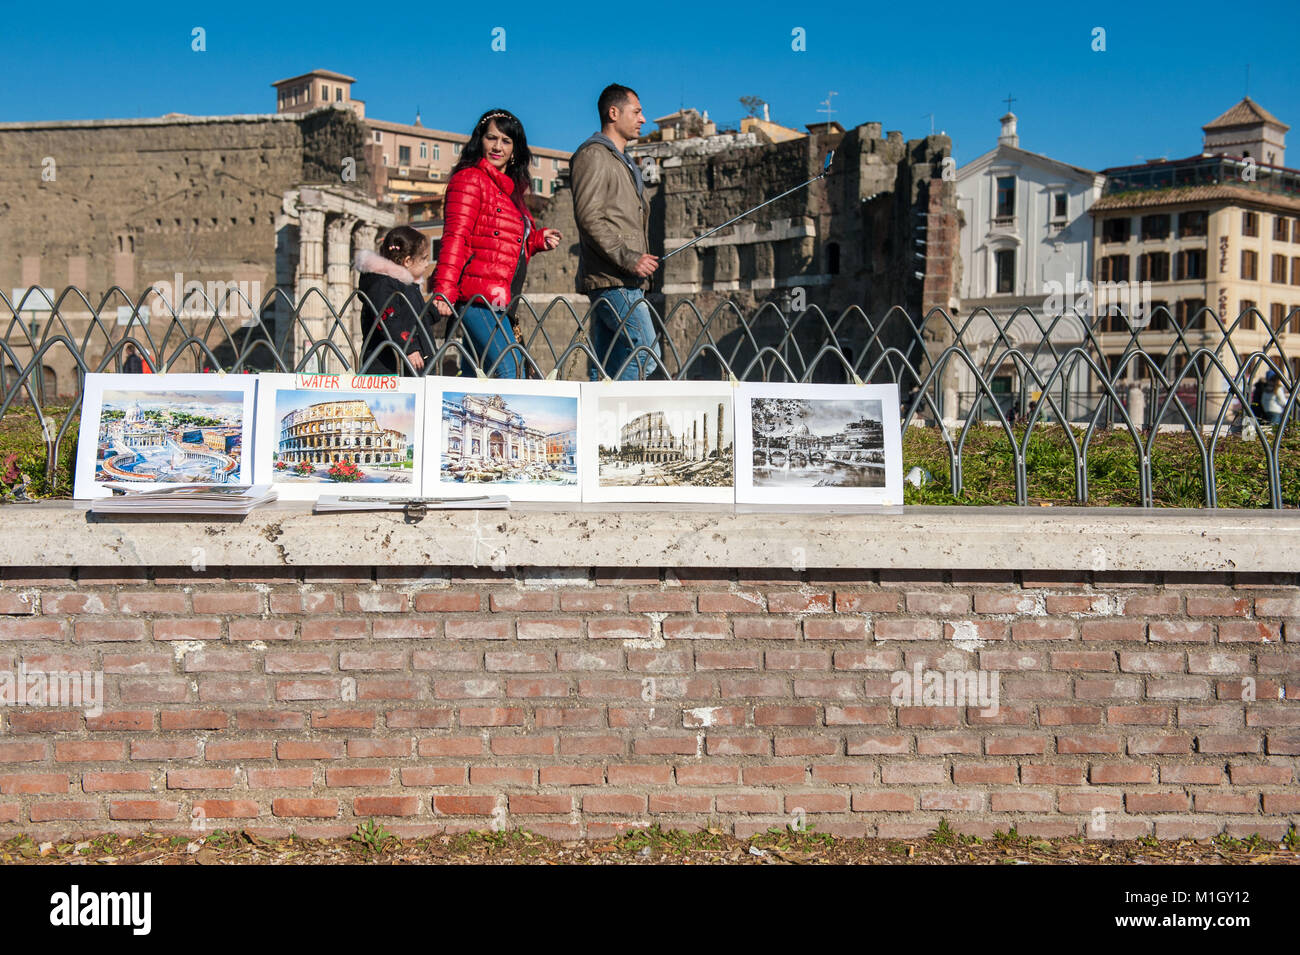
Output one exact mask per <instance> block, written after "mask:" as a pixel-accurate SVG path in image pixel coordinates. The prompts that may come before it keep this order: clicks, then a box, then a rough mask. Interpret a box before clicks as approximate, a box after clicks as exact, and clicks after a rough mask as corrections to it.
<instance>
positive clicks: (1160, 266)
mask: <svg viewBox="0 0 1300 955" xmlns="http://www.w3.org/2000/svg"><path fill="white" fill-rule="evenodd" d="M1138 281H1139V282H1168V281H1169V253H1168V252H1147V253H1146V254H1144V255H1139V256H1138Z"/></svg>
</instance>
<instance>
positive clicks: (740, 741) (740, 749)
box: [705, 736, 772, 756]
mask: <svg viewBox="0 0 1300 955" xmlns="http://www.w3.org/2000/svg"><path fill="white" fill-rule="evenodd" d="M705 747H706V752H708V754H709V755H710V756H766V755H767V754H768V753H770V752H771V749H772V742H771V740H770V739H769V738H768V737H766V736H709V737H708V738H707V739H706V740H705Z"/></svg>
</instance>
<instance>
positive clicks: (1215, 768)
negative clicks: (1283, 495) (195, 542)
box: [0, 568, 1300, 839]
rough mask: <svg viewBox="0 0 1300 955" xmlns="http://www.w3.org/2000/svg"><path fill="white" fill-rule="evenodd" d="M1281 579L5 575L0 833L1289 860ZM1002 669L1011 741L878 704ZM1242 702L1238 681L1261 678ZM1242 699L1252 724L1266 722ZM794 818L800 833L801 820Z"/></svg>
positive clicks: (1295, 732) (541, 573)
mask: <svg viewBox="0 0 1300 955" xmlns="http://www.w3.org/2000/svg"><path fill="white" fill-rule="evenodd" d="M1298 583H1300V581H1298V580H1297V577H1296V575H1294V574H1283V575H1260V574H1256V575H1249V574H1237V575H1229V574H1221V575H1214V574H1186V573H1182V574H1173V573H1170V574H1140V573H1111V574H1105V573H1087V572H1079V573H1065V574H1059V573H1058V574H1032V573H1027V572H1026V573H1003V572H969V573H964V572H929V571H927V572H898V571H878V572H877V571H862V572H830V571H808V572H804V573H781V572H779V571H770V570H763V571H753V572H750V571H744V570H741V571H730V572H728V571H725V570H724V571H712V570H704V571H692V572H687V571H674V570H659V571H656V570H649V571H640V570H630V571H612V570H601V569H593V570H590V571H583V570H577V571H572V570H563V571H547V570H537V569H534V570H529V569H520V570H518V571H513V572H509V573H502V574H498V573H494V572H492V571H484V570H474V569H453V570H446V569H421V568H415V569H410V568H369V569H367V568H361V569H357V570H355V571H354V570H352V569H347V568H343V569H312V568H309V569H299V570H293V569H285V570H266V569H262V568H250V569H247V570H244V569H240V568H228V569H224V570H218V571H209V572H206V573H190V572H189V571H184V570H175V569H166V568H157V569H154V570H152V571H138V572H136V571H131V570H117V569H103V568H83V569H80V570H67V571H56V570H50V569H31V570H22V569H19V570H15V569H12V568H11V569H7V570H5V572H4V577H3V579H2V580H0V670H16V669H17V668H18V667H19V665H20V664H21V665H24V666H25V667H26V669H27V670H28V671H32V670H45V671H52V670H102V672H103V674H104V688H105V696H106V702H105V704H104V712H103V713H102V714H100V715H99V716H95V717H88V716H86V715H84V714H83V713H82V712H80V711H77V710H71V709H51V708H37V707H30V706H24V707H17V706H5V707H3V708H0V718H2V719H3V733H0V835H4V834H9V833H14V832H17V831H26V832H29V833H59V834H68V833H84V832H93V831H105V830H118V831H138V830H140V829H143V828H149V829H153V830H160V831H170V830H177V831H181V832H189V831H192V828H193V827H202V826H207V827H208V828H219V827H220V828H249V829H253V830H258V831H262V832H264V833H267V834H284V833H287V832H289V831H296V832H298V833H299V834H300V835H303V836H314V835H330V834H345V833H348V832H351V831H353V829H354V828H355V826H356V825H357V823H358V821H360V820H363V819H366V818H369V817H375V818H377V819H381V820H382V821H383V823H384V825H385V826H386V827H387V828H388V829H390V830H391V831H393V832H396V833H398V834H400V835H418V834H427V833H434V832H441V831H444V830H451V831H455V830H463V829H468V828H478V829H486V828H489V827H492V826H493V825H496V826H500V825H501V824H502V823H504V824H506V825H509V826H519V827H523V828H527V829H531V830H533V831H535V832H538V833H542V834H545V835H550V836H555V837H561V838H574V837H578V836H582V835H585V836H590V837H601V836H608V835H610V834H613V833H616V832H618V831H621V830H622V829H624V828H626V827H630V826H636V825H645V824H649V823H655V822H658V823H660V824H661V825H663V826H664V827H665V828H672V827H677V828H694V827H702V826H706V825H711V826H723V827H725V828H727V829H730V830H732V831H734V832H735V833H736V834H738V835H741V836H745V835H748V834H751V833H753V832H755V831H761V830H765V829H766V828H768V827H769V826H772V825H785V824H787V823H790V822H791V821H792V820H794V819H796V818H797V817H800V816H801V815H802V817H803V818H805V819H806V822H807V824H809V825H813V826H815V827H816V828H817V830H818V831H822V832H832V833H836V834H843V835H874V836H881V837H910V836H916V835H919V834H923V833H925V832H928V831H930V830H931V829H933V828H934V826H935V825H936V824H937V823H938V821H939V819H940V818H941V817H946V818H947V819H948V820H949V822H950V824H951V825H953V827H954V828H956V829H958V830H961V831H966V832H972V833H976V834H980V835H989V834H991V833H992V832H993V831H994V830H997V829H1003V830H1006V829H1009V828H1011V827H1012V826H1016V827H1017V828H1018V829H1019V831H1020V832H1021V833H1025V834H1041V835H1044V836H1065V835H1076V834H1086V835H1094V836H1098V837H1107V838H1132V837H1136V836H1143V835H1155V836H1157V837H1159V838H1168V839H1171V838H1179V837H1184V836H1195V837H1205V836H1209V835H1213V834H1215V833H1218V832H1222V831H1226V832H1228V833H1231V834H1233V835H1238V836H1243V835H1249V834H1251V833H1254V832H1259V833H1260V834H1261V835H1266V836H1268V837H1269V838H1279V837H1280V836H1281V835H1282V834H1284V833H1285V832H1286V830H1287V829H1288V828H1289V827H1290V826H1291V825H1292V824H1293V823H1296V822H1297V821H1300V791H1297V789H1296V788H1295V785H1294V782H1295V769H1296V764H1297V757H1298V756H1300V705H1298V704H1297V703H1296V702H1295V701H1296V699H1297V698H1300V652H1298V651H1297V643H1296V640H1297V634H1300V587H1298V586H1297V584H1298ZM917 664H920V665H921V666H922V667H923V668H924V669H935V670H975V669H979V668H982V669H984V670H997V671H998V673H999V683H998V686H999V691H1000V702H999V709H998V712H997V715H996V716H993V717H989V716H981V713H980V711H979V709H978V708H977V707H973V706H972V707H963V708H958V707H955V706H947V707H945V706H895V705H893V704H892V702H891V699H890V693H891V685H892V681H891V674H892V673H893V672H894V671H898V670H904V669H906V670H908V671H911V670H912V669H913V668H914V667H915V666H916V665H917ZM1247 678H1249V679H1247ZM1252 695H1253V697H1254V699H1253V700H1252V699H1251V696H1252ZM801 811H802V812H801Z"/></svg>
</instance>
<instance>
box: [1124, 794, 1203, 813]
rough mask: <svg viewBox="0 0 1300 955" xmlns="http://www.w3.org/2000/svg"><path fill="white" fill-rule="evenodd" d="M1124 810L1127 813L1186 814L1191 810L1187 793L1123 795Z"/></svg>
mask: <svg viewBox="0 0 1300 955" xmlns="http://www.w3.org/2000/svg"><path fill="white" fill-rule="evenodd" d="M1124 808H1125V809H1127V810H1128V811H1129V812H1186V811H1187V810H1188V809H1189V808H1191V800H1190V799H1188V797H1187V793H1181V792H1170V793H1125V794H1124Z"/></svg>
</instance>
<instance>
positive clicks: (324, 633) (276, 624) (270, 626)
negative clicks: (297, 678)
mask: <svg viewBox="0 0 1300 955" xmlns="http://www.w3.org/2000/svg"><path fill="white" fill-rule="evenodd" d="M351 628H352V630H353V631H354V632H351V633H344V632H342V631H343V630H344V629H346V626H345V625H342V624H341V625H340V626H339V627H335V626H334V625H333V624H332V623H323V624H322V625H321V626H318V627H314V628H311V636H308V629H309V628H308V627H307V625H306V624H305V623H304V624H303V639H304V640H308V639H310V640H336V639H343V638H346V637H355V638H361V637H364V636H365V635H366V633H365V630H366V628H365V623H364V622H360V621H351ZM296 633H297V624H295V623H294V622H293V621H292V620H232V621H230V639H231V641H251V640H261V641H263V642H266V643H271V642H275V641H278V640H292V639H294V637H295V635H296Z"/></svg>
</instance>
